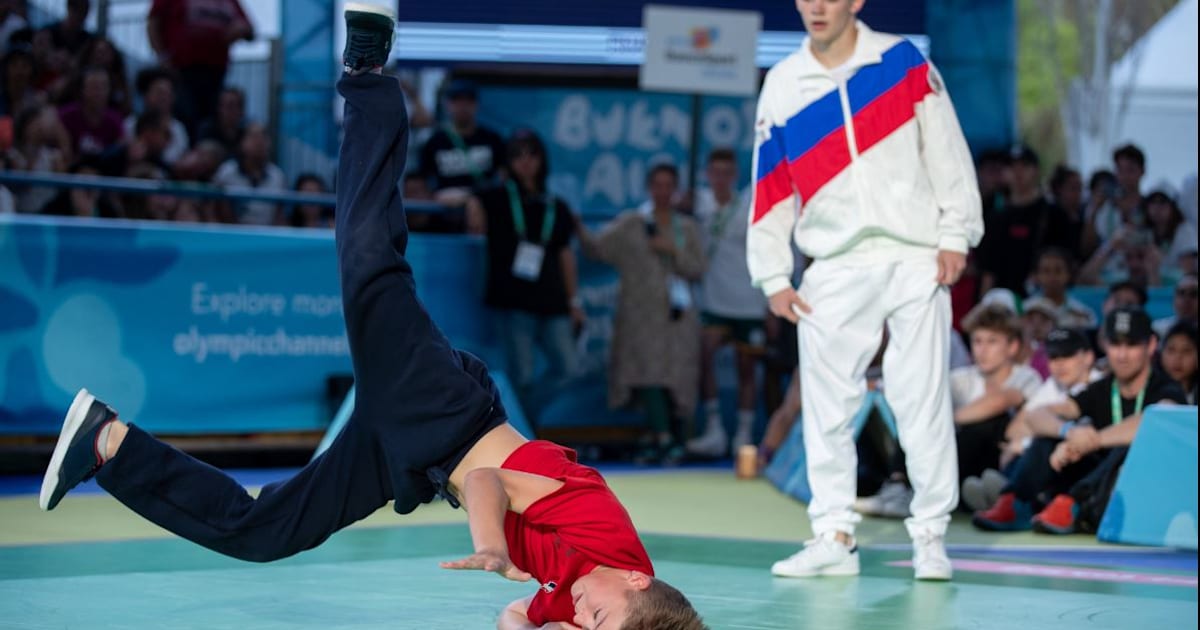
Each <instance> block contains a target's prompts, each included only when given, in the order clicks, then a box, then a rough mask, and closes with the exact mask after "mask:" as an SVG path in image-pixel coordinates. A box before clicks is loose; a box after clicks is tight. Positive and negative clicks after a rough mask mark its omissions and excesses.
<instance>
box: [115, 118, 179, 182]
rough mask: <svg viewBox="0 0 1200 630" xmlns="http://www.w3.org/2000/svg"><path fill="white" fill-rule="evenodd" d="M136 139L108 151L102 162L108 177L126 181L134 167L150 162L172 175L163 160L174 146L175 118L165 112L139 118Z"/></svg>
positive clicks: (135, 130)
mask: <svg viewBox="0 0 1200 630" xmlns="http://www.w3.org/2000/svg"><path fill="white" fill-rule="evenodd" d="M134 134H135V135H134V136H133V137H131V138H129V139H128V141H126V142H122V143H121V144H119V145H117V146H116V147H113V148H112V149H111V150H109V151H106V152H105V153H104V154H103V155H102V156H101V159H102V161H103V163H104V166H105V169H104V174H105V175H108V176H109V177H122V176H124V175H125V171H126V169H128V168H129V166H130V165H132V164H137V163H140V162H148V163H150V164H153V165H155V166H157V167H159V168H161V169H162V170H163V171H164V172H170V166H168V165H167V161H166V159H165V158H164V157H163V155H164V153H165V152H166V150H167V146H169V145H170V143H171V118H170V116H169V115H168V114H166V113H165V112H146V113H144V114H142V115H140V116H138V120H137V126H136V127H134Z"/></svg>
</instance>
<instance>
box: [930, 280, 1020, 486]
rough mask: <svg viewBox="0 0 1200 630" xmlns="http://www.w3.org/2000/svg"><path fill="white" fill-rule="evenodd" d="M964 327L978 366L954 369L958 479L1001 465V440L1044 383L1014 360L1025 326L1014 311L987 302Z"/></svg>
mask: <svg viewBox="0 0 1200 630" xmlns="http://www.w3.org/2000/svg"><path fill="white" fill-rule="evenodd" d="M963 327H964V328H965V329H966V331H967V334H969V335H970V336H971V355H972V356H973V357H974V358H975V365H973V366H970V367H965V368H958V369H955V370H951V371H950V401H951V405H952V406H953V408H954V423H955V424H956V425H957V426H958V430H957V434H956V438H957V442H958V470H959V481H962V480H963V479H965V478H966V477H968V476H971V475H979V474H981V473H983V471H984V470H987V469H988V468H999V465H1000V464H999V462H1000V444H1002V443H1003V442H1004V436H1005V433H1006V432H1007V431H1008V427H1009V423H1010V421H1011V420H1012V417H1013V414H1014V413H1015V412H1016V411H1017V410H1018V409H1020V408H1021V406H1022V405H1024V404H1025V400H1026V399H1027V398H1029V397H1030V396H1032V395H1033V393H1034V392H1035V391H1037V389H1038V387H1040V386H1041V385H1042V378H1041V377H1040V376H1038V374H1037V372H1035V371H1034V370H1033V369H1032V368H1030V367H1028V366H1025V365H1018V364H1017V363H1016V359H1017V355H1018V354H1019V353H1020V351H1021V336H1022V331H1021V324H1020V322H1019V321H1018V320H1017V318H1016V316H1015V315H1014V314H1013V313H1012V311H1010V310H1009V309H1007V308H1005V307H1004V306H1001V305H998V304H992V305H983V306H980V307H977V308H976V309H975V310H973V311H972V312H971V313H970V314H968V315H967V317H966V319H964V320H963Z"/></svg>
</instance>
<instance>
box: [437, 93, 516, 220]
mask: <svg viewBox="0 0 1200 630" xmlns="http://www.w3.org/2000/svg"><path fill="white" fill-rule="evenodd" d="M446 110H447V112H448V113H449V114H450V121H449V124H448V125H445V126H444V127H442V128H441V129H438V130H437V131H436V132H434V134H433V135H432V136H430V137H429V140H426V141H425V145H424V146H422V147H421V156H420V167H419V168H420V172H421V174H422V175H424V176H425V177H426V178H428V179H429V180H430V181H431V183H432V185H433V190H434V191H435V192H437V193H439V194H438V195H437V199H438V201H439V202H440V203H443V204H446V205H451V206H461V205H462V204H463V202H464V201H466V198H467V192H469V191H470V190H471V189H480V188H484V187H486V186H488V185H489V184H492V183H493V182H494V181H495V179H496V174H497V172H498V171H499V170H500V167H501V165H503V164H504V163H505V160H504V139H503V138H501V137H500V134H498V133H496V132H495V131H492V130H491V129H488V128H487V127H484V126H482V125H480V124H479V122H478V120H477V119H476V116H477V114H478V113H479V91H478V89H477V88H476V87H475V85H474V84H472V83H468V82H466V81H454V82H452V83H450V85H449V87H448V88H447V89H446Z"/></svg>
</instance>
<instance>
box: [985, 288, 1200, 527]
mask: <svg viewBox="0 0 1200 630" xmlns="http://www.w3.org/2000/svg"><path fill="white" fill-rule="evenodd" d="M1104 336H1105V339H1107V340H1108V357H1109V364H1110V366H1111V368H1112V374H1111V375H1109V376H1107V377H1105V378H1102V379H1100V380H1098V381H1096V382H1095V383H1092V384H1091V385H1089V386H1088V387H1087V389H1085V390H1083V391H1082V392H1080V393H1078V394H1076V395H1075V396H1072V397H1071V398H1069V399H1067V400H1066V401H1064V402H1062V403H1058V404H1055V405H1048V406H1046V407H1042V408H1040V409H1036V410H1033V411H1030V412H1029V414H1028V416H1027V417H1026V422H1027V423H1028V425H1029V428H1030V429H1031V430H1032V431H1033V434H1034V435H1035V436H1036V437H1035V438H1034V440H1033V441H1032V443H1031V444H1030V445H1029V447H1028V448H1026V450H1025V454H1024V455H1022V456H1021V459H1020V461H1019V462H1018V464H1017V469H1016V471H1015V472H1014V474H1013V477H1012V481H1011V482H1010V483H1009V485H1008V487H1007V488H1005V489H1004V492H1003V494H1001V496H1000V498H999V499H998V500H997V501H996V503H995V504H994V505H993V506H992V507H991V508H989V509H988V510H984V511H981V512H976V513H975V517H974V519H973V522H974V523H975V525H976V526H977V527H979V528H981V529H987V530H992V531H1014V530H1023V529H1029V528H1030V527H1032V528H1034V529H1037V530H1038V531H1041V532H1045V533H1053V534H1069V533H1073V532H1075V531H1079V530H1088V531H1094V528H1095V527H1096V525H1098V522H1099V519H1100V517H1101V516H1102V515H1103V513H1104V508H1105V507H1106V506H1107V503H1108V497H1109V495H1110V494H1111V489H1112V488H1111V484H1112V483H1115V479H1116V473H1117V471H1118V470H1119V469H1120V466H1121V464H1122V463H1123V462H1124V461H1125V455H1126V453H1127V452H1128V447H1129V445H1130V444H1132V443H1133V439H1134V436H1136V435H1137V431H1138V427H1139V426H1140V425H1141V423H1142V410H1143V408H1144V407H1145V406H1146V405H1152V404H1155V403H1165V404H1172V403H1174V404H1186V400H1187V399H1186V398H1185V397H1184V393H1183V390H1182V389H1181V388H1180V387H1179V384H1178V383H1176V382H1175V381H1173V380H1171V378H1170V377H1169V376H1167V375H1166V374H1163V373H1162V372H1159V371H1158V370H1155V369H1154V368H1153V364H1152V362H1151V360H1152V358H1153V357H1154V352H1155V350H1156V349H1157V345H1158V342H1157V340H1156V338H1155V336H1154V332H1153V330H1152V329H1151V326H1150V316H1149V315H1147V314H1146V312H1145V311H1143V310H1142V309H1140V308H1136V307H1122V308H1118V309H1116V310H1114V311H1113V312H1111V313H1109V314H1108V316H1107V317H1106V318H1105V320H1104ZM1035 505H1040V506H1045V507H1044V508H1043V509H1042V510H1041V512H1040V513H1038V514H1037V515H1036V516H1032V517H1031V514H1032V511H1033V507H1034V506H1035Z"/></svg>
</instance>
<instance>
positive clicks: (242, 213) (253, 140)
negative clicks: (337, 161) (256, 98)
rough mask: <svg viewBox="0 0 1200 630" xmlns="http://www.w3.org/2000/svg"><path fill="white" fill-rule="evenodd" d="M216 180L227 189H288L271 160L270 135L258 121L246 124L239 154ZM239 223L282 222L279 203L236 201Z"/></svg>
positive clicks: (282, 176)
mask: <svg viewBox="0 0 1200 630" xmlns="http://www.w3.org/2000/svg"><path fill="white" fill-rule="evenodd" d="M213 183H214V184H216V185H218V186H224V187H227V188H243V189H246V188H250V189H254V190H260V191H264V192H281V191H284V190H287V180H286V179H285V178H284V175H283V171H282V170H280V169H279V167H278V166H275V165H274V164H272V163H271V137H270V136H268V135H267V129H266V128H265V127H263V126H262V125H261V124H259V123H252V124H250V125H247V126H246V133H245V134H244V135H243V136H242V143H241V144H240V145H239V150H238V153H237V157H236V158H233V159H230V160H227V161H226V162H225V163H224V164H222V165H221V168H219V169H217V174H216V175H214V176H213ZM233 214H234V216H235V217H236V219H237V222H238V223H242V224H246V225H283V214H282V212H281V211H280V209H279V204H277V203H275V202H273V201H240V202H236V203H234V204H233Z"/></svg>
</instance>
